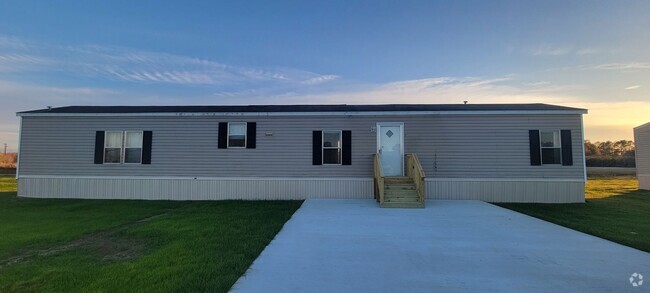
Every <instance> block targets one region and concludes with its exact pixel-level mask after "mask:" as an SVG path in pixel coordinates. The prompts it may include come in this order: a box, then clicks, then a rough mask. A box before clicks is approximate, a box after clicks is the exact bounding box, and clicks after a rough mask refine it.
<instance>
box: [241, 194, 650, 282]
mask: <svg viewBox="0 0 650 293" xmlns="http://www.w3.org/2000/svg"><path fill="white" fill-rule="evenodd" d="M634 272H638V273H641V274H643V275H644V276H645V278H646V282H645V283H646V284H643V285H642V286H641V287H636V288H634V287H632V286H631V284H630V282H629V278H630V275H631V274H632V273H634ZM233 291H235V292H467V291H469V292H486V291H491V292H502V291H506V292H563V291H570V292H602V291H611V292H627V291H629V292H650V254H648V253H645V252H642V251H639V250H635V249H632V248H629V247H626V246H622V245H619V244H616V243H613V242H609V241H607V240H603V239H600V238H597V237H593V236H589V235H586V234H583V233H580V232H576V231H574V230H570V229H567V228H563V227H561V226H557V225H554V224H551V223H548V222H544V221H542V220H538V219H535V218H532V217H528V216H525V215H522V214H519V213H516V212H512V211H510V210H506V209H502V208H499V207H497V206H494V205H490V204H487V203H484V202H479V201H429V202H427V207H426V209H381V208H379V207H378V206H377V203H376V202H374V201H370V200H307V201H305V203H304V204H303V206H302V207H301V208H300V209H299V210H298V211H297V212H296V213H295V214H294V216H293V217H292V218H291V220H289V221H288V222H287V223H286V224H285V226H284V228H283V229H282V231H281V232H280V233H279V234H278V235H277V236H276V238H275V239H274V240H273V242H271V244H270V245H269V246H268V247H266V249H265V250H264V251H263V252H262V254H261V255H260V256H259V258H257V260H255V262H254V263H253V265H252V266H251V267H250V268H249V270H248V271H247V272H246V274H244V276H242V277H241V278H240V279H239V280H238V281H237V283H236V284H235V285H234V286H233Z"/></svg>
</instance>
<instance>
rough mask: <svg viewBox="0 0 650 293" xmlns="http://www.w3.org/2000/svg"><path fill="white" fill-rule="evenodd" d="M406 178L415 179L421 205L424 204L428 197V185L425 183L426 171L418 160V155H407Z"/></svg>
mask: <svg viewBox="0 0 650 293" xmlns="http://www.w3.org/2000/svg"><path fill="white" fill-rule="evenodd" d="M406 176H408V177H410V178H412V179H413V183H415V190H416V191H417V192H418V200H419V201H420V202H421V203H424V199H425V197H426V189H425V187H426V183H425V182H424V178H426V176H425V175H424V169H422V165H421V164H420V160H418V156H417V155H416V154H407V155H406Z"/></svg>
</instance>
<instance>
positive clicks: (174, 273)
mask: <svg viewBox="0 0 650 293" xmlns="http://www.w3.org/2000/svg"><path fill="white" fill-rule="evenodd" d="M15 190H16V186H15V180H14V179H13V178H11V177H8V176H3V177H0V191H2V192H0V292H14V291H20V292H25V291H39V292H41V291H52V292H74V291H77V292H87V291H104V292H122V291H156V292H159V291H191V292H196V291H199V292H206V291H210V292H214V291H217V292H226V291H227V290H228V289H229V288H230V287H231V286H232V285H233V283H234V282H235V281H236V280H237V279H238V278H239V277H240V276H241V275H242V274H243V273H244V272H245V271H246V269H247V268H248V267H249V266H250V264H251V263H252V262H253V260H255V258H256V257H257V256H258V255H259V254H260V252H262V250H263V249H264V247H265V246H266V245H267V244H268V243H269V242H270V241H271V240H272V239H273V237H274V236H275V234H277V232H279V230H280V229H281V228H282V225H284V223H285V222H286V221H287V220H288V219H289V218H290V217H291V215H292V214H293V213H294V212H295V211H296V209H298V207H299V206H300V204H301V202H300V201H206V202H173V201H126V200H69V199H29V198H18V197H16V193H15Z"/></svg>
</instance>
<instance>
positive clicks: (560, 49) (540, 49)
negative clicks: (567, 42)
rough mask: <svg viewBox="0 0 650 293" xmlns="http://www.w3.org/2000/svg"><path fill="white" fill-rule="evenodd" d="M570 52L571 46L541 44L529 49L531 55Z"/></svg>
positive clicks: (557, 54)
mask: <svg viewBox="0 0 650 293" xmlns="http://www.w3.org/2000/svg"><path fill="white" fill-rule="evenodd" d="M571 52H572V48H571V47H553V46H548V45H547V46H541V47H537V48H535V49H533V50H531V51H530V53H531V54H532V55H533V56H562V55H566V54H569V53H571Z"/></svg>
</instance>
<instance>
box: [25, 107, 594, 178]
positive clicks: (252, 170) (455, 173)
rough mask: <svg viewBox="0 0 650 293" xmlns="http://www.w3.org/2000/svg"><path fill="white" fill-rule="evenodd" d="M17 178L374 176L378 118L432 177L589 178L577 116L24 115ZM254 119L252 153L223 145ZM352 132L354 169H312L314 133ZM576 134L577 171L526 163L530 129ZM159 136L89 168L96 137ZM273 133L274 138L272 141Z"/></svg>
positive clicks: (575, 165)
mask: <svg viewBox="0 0 650 293" xmlns="http://www.w3.org/2000/svg"><path fill="white" fill-rule="evenodd" d="M22 119H23V122H22V123H23V125H22V134H21V149H20V151H21V155H20V174H19V176H25V175H57V176H179V177H360V178H369V177H372V155H373V154H374V153H375V152H376V133H373V132H372V131H371V129H372V128H373V127H375V126H376V123H377V122H404V127H405V138H404V141H405V148H406V153H416V154H417V155H418V157H419V158H420V161H421V163H422V166H423V168H424V170H425V172H426V175H427V177H428V178H564V179H582V178H583V172H584V170H583V163H582V162H583V158H582V137H581V135H582V130H581V116H580V115H578V114H576V115H431V116H349V117H345V116H284V117H278V116H273V117H23V118H22ZM228 121H249V122H257V148H256V149H218V148H217V138H218V136H217V134H218V133H217V130H218V123H219V122H228ZM322 129H325V130H326V129H336V130H351V131H352V165H350V166H326V165H323V166H313V165H312V158H311V156H312V131H313V130H322ZM530 129H558V130H559V129H570V130H571V134H572V146H573V162H574V165H573V166H561V165H546V166H530V158H529V142H528V130H530ZM97 130H151V131H153V144H152V158H151V165H108V164H103V165H102V164H93V157H94V144H95V131H97ZM267 133H269V134H270V133H272V135H268V136H267V135H266V134H267Z"/></svg>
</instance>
